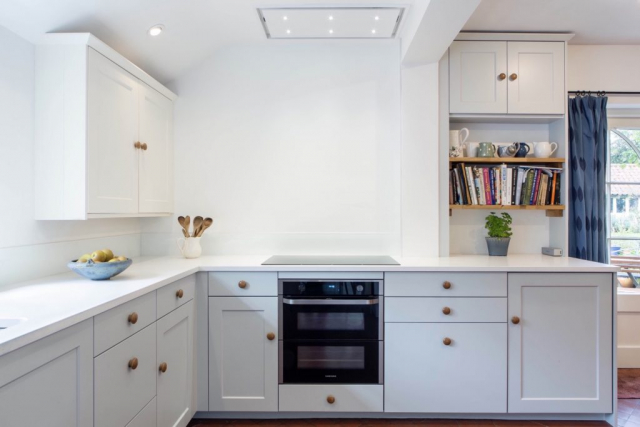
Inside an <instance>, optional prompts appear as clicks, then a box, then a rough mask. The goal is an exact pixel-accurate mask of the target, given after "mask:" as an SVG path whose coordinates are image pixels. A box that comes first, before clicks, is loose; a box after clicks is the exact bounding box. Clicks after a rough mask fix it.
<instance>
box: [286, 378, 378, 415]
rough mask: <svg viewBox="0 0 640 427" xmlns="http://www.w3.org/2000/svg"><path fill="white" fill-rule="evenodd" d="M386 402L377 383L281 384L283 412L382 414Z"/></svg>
mask: <svg viewBox="0 0 640 427" xmlns="http://www.w3.org/2000/svg"><path fill="white" fill-rule="evenodd" d="M330 397H333V403H329V398H330ZM383 402H384V395H383V386H382V385H378V384H375V385H373V384H372V385H345V384H335V385H331V384H327V385H325V384H317V385H296V384H282V385H280V411H281V412H382V410H383Z"/></svg>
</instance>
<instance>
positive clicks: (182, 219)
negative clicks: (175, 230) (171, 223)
mask: <svg viewBox="0 0 640 427" xmlns="http://www.w3.org/2000/svg"><path fill="white" fill-rule="evenodd" d="M178 223H179V224H180V226H181V227H182V235H183V236H184V237H189V233H188V232H187V230H186V229H185V228H184V217H183V216H179V217H178Z"/></svg>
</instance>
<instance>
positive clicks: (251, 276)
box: [209, 271, 278, 297]
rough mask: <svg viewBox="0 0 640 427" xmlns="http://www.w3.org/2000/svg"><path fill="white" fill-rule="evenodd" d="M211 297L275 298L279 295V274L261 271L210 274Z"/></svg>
mask: <svg viewBox="0 0 640 427" xmlns="http://www.w3.org/2000/svg"><path fill="white" fill-rule="evenodd" d="M242 286H244V287H242ZM209 295H210V296H216V297H229V296H239V297H260V296H265V297H266V296H274V297H275V296H277V295H278V273H275V272H273V273H271V272H259V271H252V272H222V273H209Z"/></svg>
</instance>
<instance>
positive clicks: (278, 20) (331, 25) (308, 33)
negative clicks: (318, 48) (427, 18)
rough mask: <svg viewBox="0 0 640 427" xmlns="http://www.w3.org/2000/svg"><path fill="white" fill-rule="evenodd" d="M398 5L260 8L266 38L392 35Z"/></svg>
mask: <svg viewBox="0 0 640 427" xmlns="http://www.w3.org/2000/svg"><path fill="white" fill-rule="evenodd" d="M403 13H404V8H402V7H305V8H298V7H296V8H260V9H258V15H259V16H260V21H261V22H262V26H263V27H264V31H265V33H266V35H267V38H270V39H390V38H394V37H395V36H396V33H397V32H398V28H399V26H400V22H401V21H402V15H403Z"/></svg>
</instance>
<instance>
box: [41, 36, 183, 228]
mask: <svg viewBox="0 0 640 427" xmlns="http://www.w3.org/2000/svg"><path fill="white" fill-rule="evenodd" d="M175 99H176V96H175V94H173V93H172V92H171V91H169V90H168V89H166V88H165V87H164V86H162V85H161V84H160V83H158V82H157V81H156V80H154V79H153V78H152V77H150V76H149V75H147V74H146V73H145V72H144V71H142V70H140V69H139V68H138V67H136V66H135V65H134V64H132V63H131V62H129V61H128V60H127V59H125V58H124V57H123V56H122V55H120V54H118V53H117V52H115V51H114V50H113V49H111V48H110V47H109V46H107V45H105V44H104V43H102V42H101V41H100V40H98V39H96V38H95V37H93V36H92V35H90V34H48V35H47V36H46V37H45V39H44V44H41V45H38V46H37V48H36V138H35V146H36V150H35V153H36V154H35V181H36V201H35V202H36V203H35V204H36V219H42V220H46V219H64V220H70V219H90V218H109V217H114V218H115V217H126V216H133V217H135V216H140V217H143V216H163V215H170V214H171V213H172V211H173V100H175Z"/></svg>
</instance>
